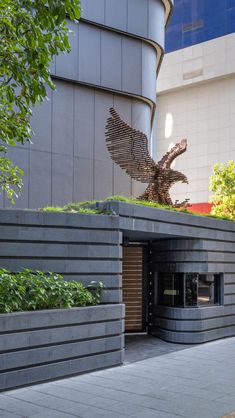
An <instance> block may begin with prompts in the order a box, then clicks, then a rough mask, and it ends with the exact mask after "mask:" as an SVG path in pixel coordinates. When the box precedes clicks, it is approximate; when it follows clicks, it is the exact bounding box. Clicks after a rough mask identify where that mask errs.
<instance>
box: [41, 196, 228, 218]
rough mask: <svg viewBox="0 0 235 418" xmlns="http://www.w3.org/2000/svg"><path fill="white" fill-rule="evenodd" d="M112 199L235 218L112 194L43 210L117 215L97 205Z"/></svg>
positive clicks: (163, 208)
mask: <svg viewBox="0 0 235 418" xmlns="http://www.w3.org/2000/svg"><path fill="white" fill-rule="evenodd" d="M110 201H118V202H124V203H129V204H132V205H141V206H146V207H151V208H156V209H162V210H170V211H174V212H183V213H187V214H189V215H194V216H204V217H209V218H215V219H223V220H226V221H231V220H233V219H231V218H230V217H229V216H226V214H225V213H223V214H222V213H221V214H216V213H213V212H212V213H211V214H204V213H194V212H191V211H190V209H189V208H187V207H182V208H175V207H173V206H167V205H161V204H160V203H157V202H151V201H146V200H141V199H134V198H130V197H124V196H110V197H107V198H106V199H104V200H98V201H95V200H90V201H86V202H73V203H69V204H67V205H65V206H64V207H47V208H43V209H42V210H43V211H45V212H70V213H84V214H96V215H97V214H98V215H115V213H113V211H108V210H107V209H105V208H102V207H99V206H97V207H96V204H97V203H105V202H110Z"/></svg>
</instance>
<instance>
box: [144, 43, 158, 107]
mask: <svg viewBox="0 0 235 418" xmlns="http://www.w3.org/2000/svg"><path fill="white" fill-rule="evenodd" d="M156 73H157V56H156V51H155V50H154V49H153V47H152V46H151V45H147V44H144V43H143V46H142V94H143V96H144V97H148V98H149V99H151V100H152V101H153V102H154V103H155V102H156Z"/></svg>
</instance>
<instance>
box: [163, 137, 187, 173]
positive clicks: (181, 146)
mask: <svg viewBox="0 0 235 418" xmlns="http://www.w3.org/2000/svg"><path fill="white" fill-rule="evenodd" d="M186 150H187V139H182V140H181V141H180V142H179V143H178V144H176V145H175V146H174V147H173V148H171V149H170V151H168V152H167V153H166V154H165V155H164V156H163V157H162V159H161V160H160V161H159V162H158V165H159V166H160V167H162V168H170V167H171V164H172V163H173V161H174V160H175V159H176V158H177V157H178V156H179V155H181V154H183V153H184V152H185V151H186Z"/></svg>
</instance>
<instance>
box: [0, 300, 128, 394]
mask: <svg viewBox="0 0 235 418" xmlns="http://www.w3.org/2000/svg"><path fill="white" fill-rule="evenodd" d="M123 322H124V305H121V304H117V305H99V306H91V307H85V308H72V309H55V310H45V311H33V312H17V313H10V314H0V333H1V336H0V390H6V389H10V388H15V387H19V386H23V385H29V384H33V383H38V382H43V381H47V380H51V379H57V378H61V377H64V376H72V375H76V374H79V373H83V372H87V371H92V370H97V369H102V368H105V367H110V366H115V365H118V364H121V363H122V361H123Z"/></svg>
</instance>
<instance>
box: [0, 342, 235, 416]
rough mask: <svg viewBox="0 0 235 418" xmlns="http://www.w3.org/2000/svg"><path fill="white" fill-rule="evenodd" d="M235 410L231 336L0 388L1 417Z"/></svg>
mask: <svg viewBox="0 0 235 418" xmlns="http://www.w3.org/2000/svg"><path fill="white" fill-rule="evenodd" d="M232 411H235V338H230V339H226V340H220V341H216V342H212V343H208V344H204V345H200V346H195V347H193V348H188V349H184V350H182V351H176V352H171V353H169V354H164V355H158V356H156V357H152V358H149V359H146V360H143V361H138V362H136V363H129V364H126V365H124V366H121V367H116V368H112V369H108V370H103V371H99V372H94V373H90V374H87V375H82V376H77V377H73V378H69V379H64V380H59V381H56V382H50V383H45V384H41V385H36V386H32V387H28V388H23V389H17V390H13V391H9V392H4V393H2V394H0V417H1V418H23V417H24V418H26V417H27V418H73V417H77V418H79V417H80V418H128V417H129V418H130V417H132V418H133V417H135V418H180V417H184V418H220V417H222V416H224V415H228V414H231V412H232Z"/></svg>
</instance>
